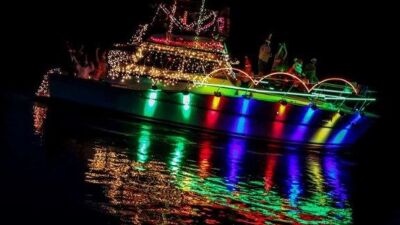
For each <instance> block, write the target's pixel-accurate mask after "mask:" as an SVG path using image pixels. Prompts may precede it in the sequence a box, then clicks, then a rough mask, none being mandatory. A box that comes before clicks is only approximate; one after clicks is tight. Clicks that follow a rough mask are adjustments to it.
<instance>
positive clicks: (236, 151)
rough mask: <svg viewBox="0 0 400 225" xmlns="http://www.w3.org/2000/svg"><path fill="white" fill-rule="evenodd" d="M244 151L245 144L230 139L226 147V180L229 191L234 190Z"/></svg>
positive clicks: (238, 140) (241, 141)
mask: <svg viewBox="0 0 400 225" xmlns="http://www.w3.org/2000/svg"><path fill="white" fill-rule="evenodd" d="M245 149H246V142H245V141H244V140H241V139H231V140H230V142H229V146H228V156H227V160H228V176H227V180H226V184H227V188H228V190H229V191H235V190H236V184H237V183H238V176H239V173H240V170H241V163H242V160H243V156H244V153H245Z"/></svg>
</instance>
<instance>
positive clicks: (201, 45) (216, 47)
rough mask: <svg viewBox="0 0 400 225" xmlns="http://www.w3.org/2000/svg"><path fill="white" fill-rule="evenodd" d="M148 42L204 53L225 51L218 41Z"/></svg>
mask: <svg viewBox="0 0 400 225" xmlns="http://www.w3.org/2000/svg"><path fill="white" fill-rule="evenodd" d="M150 41H152V42H154V43H158V44H164V45H173V46H177V47H185V48H192V49H199V50H205V51H216V52H220V53H223V52H224V51H225V49H224V46H223V45H222V43H221V42H219V41H213V40H211V41H208V42H205V41H196V40H194V41H186V40H168V39H167V38H158V37H151V38H150Z"/></svg>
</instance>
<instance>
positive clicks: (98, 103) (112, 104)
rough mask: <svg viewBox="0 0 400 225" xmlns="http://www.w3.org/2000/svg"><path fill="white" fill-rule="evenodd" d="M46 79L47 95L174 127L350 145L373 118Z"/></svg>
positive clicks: (248, 100)
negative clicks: (48, 91)
mask: <svg viewBox="0 0 400 225" xmlns="http://www.w3.org/2000/svg"><path fill="white" fill-rule="evenodd" d="M49 79H50V80H49V90H50V96H51V98H54V99H61V100H66V101H69V102H75V103H79V104H84V105H89V106H95V107H99V108H104V109H108V110H114V111H118V112H122V113H127V114H131V115H134V116H138V117H142V118H146V119H150V120H155V121H159V122H164V123H169V124H172V125H177V126H187V127H192V128H199V129H204V130H207V131H212V132H220V133H225V134H229V135H238V136H243V137H251V138H261V139H268V140H270V141H278V142H285V143H296V144H311V145H316V146H332V147H333V146H342V145H349V144H353V143H354V142H356V141H357V139H359V137H360V136H362V135H363V133H364V132H365V131H366V130H367V129H368V128H369V127H370V126H371V125H372V124H373V122H374V120H375V118H371V117H367V116H361V115H360V114H347V115H339V114H338V113H336V112H329V111H324V110H319V109H317V110H314V109H312V108H311V107H309V106H295V105H290V104H288V105H282V104H280V103H277V102H267V101H259V100H255V99H251V98H245V97H242V96H237V97H224V96H221V97H217V96H213V95H200V94H194V93H189V94H188V93H182V92H170V91H161V90H151V89H150V90H132V89H127V88H121V87H115V86H112V85H110V84H109V83H106V82H97V81H92V80H80V79H75V78H71V77H67V76H60V75H54V76H50V77H49Z"/></svg>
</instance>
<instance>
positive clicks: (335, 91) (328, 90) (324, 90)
mask: <svg viewBox="0 0 400 225" xmlns="http://www.w3.org/2000/svg"><path fill="white" fill-rule="evenodd" d="M314 91H321V92H329V93H338V94H352V92H351V91H338V90H331V89H321V88H315V89H314Z"/></svg>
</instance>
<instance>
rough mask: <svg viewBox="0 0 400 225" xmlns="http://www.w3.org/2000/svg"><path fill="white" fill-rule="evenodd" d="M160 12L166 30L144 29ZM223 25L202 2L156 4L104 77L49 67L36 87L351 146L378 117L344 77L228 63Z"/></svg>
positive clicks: (199, 123) (249, 132) (279, 136)
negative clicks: (253, 69)
mask: <svg viewBox="0 0 400 225" xmlns="http://www.w3.org/2000/svg"><path fill="white" fill-rule="evenodd" d="M178 2H179V1H178ZM163 15H165V17H166V18H167V22H169V28H168V31H167V33H166V34H163V35H146V33H147V32H148V31H149V29H150V28H151V27H153V26H155V22H156V21H157V19H158V18H159V17H161V16H163ZM227 24H229V23H228V22H227V17H226V14H223V13H220V14H219V13H217V12H214V11H209V10H205V9H204V1H203V3H202V7H201V10H200V13H197V14H196V17H193V16H190V14H188V12H187V11H185V10H182V9H180V8H179V7H177V5H173V6H172V7H171V8H168V7H166V6H165V5H163V4H161V5H160V6H159V8H158V10H157V13H156V16H155V17H154V18H153V20H152V22H151V23H150V24H146V25H144V26H141V28H140V29H139V30H138V32H137V33H136V34H135V36H134V37H133V39H132V42H131V43H128V44H118V45H115V48H114V49H112V50H110V51H109V53H108V64H109V72H108V75H107V77H106V78H105V79H104V80H102V81H95V80H84V79H77V78H75V77H70V76H66V75H59V74H56V73H51V75H50V76H46V77H47V78H48V79H45V80H44V81H43V86H42V87H41V88H42V89H41V91H40V93H41V95H43V93H47V94H48V95H49V96H51V98H57V99H63V100H67V101H72V102H77V103H80V104H85V105H92V106H96V107H101V108H106V109H112V110H116V111H119V112H123V113H128V114H132V115H135V116H139V117H143V118H147V119H151V120H157V121H161V122H165V123H169V124H173V125H182V126H189V127H195V128H201V129H207V130H210V131H217V132H222V133H231V134H236V135H241V136H246V137H255V138H267V139H271V140H276V141H284V142H293V143H313V144H317V145H342V144H351V143H353V142H354V141H356V140H357V138H358V137H360V135H362V134H363V132H364V131H365V130H366V129H367V128H368V127H369V126H370V125H371V123H372V122H373V121H374V120H375V118H376V117H377V116H376V115H374V114H372V113H369V112H367V111H366V108H367V106H369V104H370V103H371V102H374V101H375V98H373V97H371V94H372V92H371V91H366V90H360V88H359V87H357V86H356V85H354V84H353V83H351V82H349V81H347V80H345V79H341V78H329V79H326V80H323V81H321V82H319V83H317V84H308V83H307V82H305V81H304V80H302V79H300V78H298V77H297V76H295V75H292V74H288V73H283V72H278V73H272V74H269V75H266V76H263V77H258V78H254V77H251V76H250V75H249V74H247V73H245V72H243V71H241V70H239V69H236V68H233V67H232V65H231V63H230V59H229V54H228V52H227V49H226V47H225V45H224V43H223V40H224V38H223V37H224V35H225V34H226V30H227V29H228V27H227ZM172 31H174V33H177V34H172ZM175 31H176V32H175ZM190 33H195V34H196V35H191V36H190V35H188V34H190ZM199 36H202V37H199ZM61 74H62V73H61ZM241 77H242V78H243V77H245V78H246V79H247V80H250V81H249V83H248V84H246V85H244V84H241V82H240V80H241Z"/></svg>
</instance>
